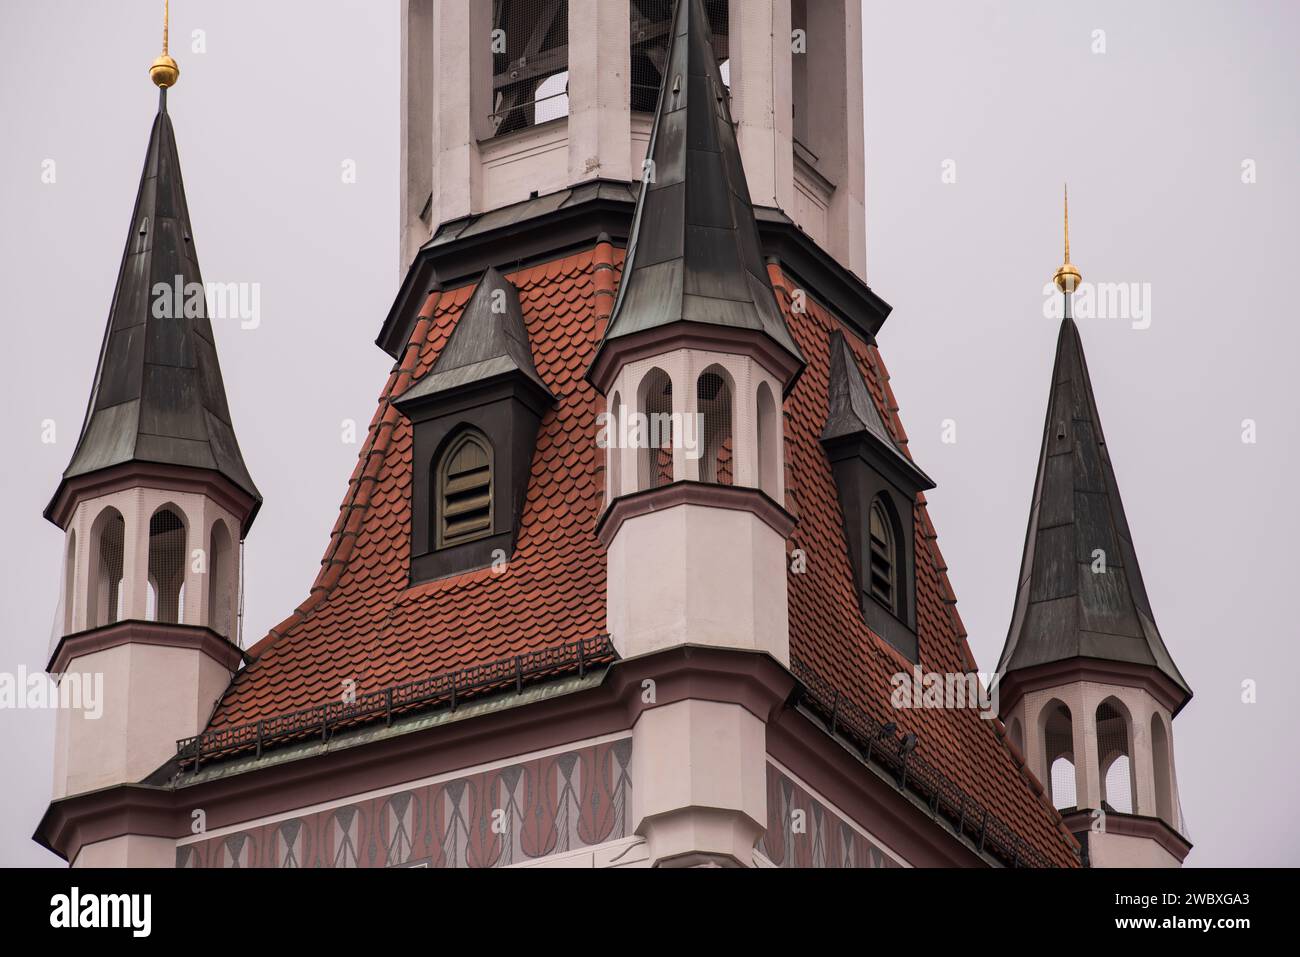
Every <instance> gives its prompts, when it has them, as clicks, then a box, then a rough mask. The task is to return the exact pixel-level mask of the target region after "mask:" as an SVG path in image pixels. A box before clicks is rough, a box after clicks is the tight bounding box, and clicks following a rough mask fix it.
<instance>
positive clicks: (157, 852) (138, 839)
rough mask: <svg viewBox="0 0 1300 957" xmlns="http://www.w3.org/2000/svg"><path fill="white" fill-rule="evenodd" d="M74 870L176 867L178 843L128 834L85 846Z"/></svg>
mask: <svg viewBox="0 0 1300 957" xmlns="http://www.w3.org/2000/svg"><path fill="white" fill-rule="evenodd" d="M72 866H73V867H175V866H176V842H175V841H173V840H171V839H170V838H166V837H144V836H142V835H139V834H127V835H123V836H122V837H113V838H109V839H108V840H106V841H96V842H95V843H94V844H87V845H86V846H85V847H83V848H82V849H81V850H80V851H79V852H78V853H77V856H76V857H75V858H73V861H72Z"/></svg>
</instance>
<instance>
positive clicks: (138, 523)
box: [45, 23, 261, 866]
mask: <svg viewBox="0 0 1300 957" xmlns="http://www.w3.org/2000/svg"><path fill="white" fill-rule="evenodd" d="M163 37H164V39H163V54H162V56H160V57H159V58H158V59H157V60H155V61H154V63H153V66H152V67H151V69H150V76H151V77H152V79H153V81H154V83H155V84H156V85H157V86H158V87H159V94H158V112H157V115H156V116H155V117H154V121H153V128H152V130H151V132H150V135H149V145H148V148H147V150H146V153H145V162H144V172H143V174H142V175H141V179H140V186H139V190H138V192H137V195H136V201H135V207H134V210H133V212H132V215H131V223H130V227H129V229H128V232H127V240H126V249H125V251H124V253H123V256H122V265H121V268H120V270H119V273H118V278H117V286H116V288H115V290H114V293H113V299H112V304H111V306H110V309H109V316H108V325H107V328H106V329H105V331H104V339H103V345H102V346H101V349H100V354H99V362H98V366H97V368H96V371H95V378H94V383H93V385H92V388H91V393H90V401H89V404H88V407H87V410H86V418H85V421H84V423H83V424H82V428H81V434H80V437H79V438H78V441H77V446H76V449H75V451H74V452H73V454H72V459H71V461H70V462H69V463H68V467H67V469H66V471H65V472H64V473H63V477H62V480H61V481H60V482H59V486H58V488H57V490H56V491H55V493H54V497H53V499H52V500H51V501H50V504H49V506H48V507H47V508H46V511H45V516H46V518H47V519H49V520H50V521H51V522H53V523H54V524H55V525H57V526H58V527H59V528H60V529H61V530H63V532H64V534H65V538H66V544H65V554H66V564H65V569H64V592H63V596H62V615H61V617H60V624H61V626H62V627H61V629H60V630H61V635H60V637H59V640H58V642H57V644H56V646H55V648H54V649H53V653H52V656H51V659H50V662H49V665H48V666H47V670H48V671H49V672H50V673H51V674H54V675H58V676H60V680H61V681H63V682H67V681H72V680H81V679H82V678H85V677H86V676H92V675H93V676H102V681H103V692H102V694H103V700H102V714H101V715H98V716H92V715H90V714H89V713H88V712H86V711H85V710H68V709H63V710H60V711H59V714H58V722H57V729H56V755H55V780H54V798H55V800H58V799H60V798H64V797H67V796H70V795H75V794H80V793H83V792H87V791H92V790H96V789H99V788H104V787H108V786H111V785H114V784H121V783H131V782H137V781H140V780H142V779H143V778H145V777H146V776H148V775H149V774H150V773H152V772H153V771H154V770H156V769H157V768H158V767H159V766H160V765H162V764H163V763H164V762H165V761H166V760H167V759H168V758H170V757H171V756H172V755H173V754H174V753H175V749H176V740H177V739H178V738H182V737H186V736H188V735H192V734H195V733H197V732H198V731H199V730H201V729H202V728H203V727H204V725H205V724H206V723H207V719H208V717H209V715H210V714H211V711H212V708H213V706H214V705H215V703H216V701H217V699H218V697H219V696H220V695H221V693H222V692H223V691H224V690H225V688H226V686H227V684H228V683H229V681H230V677H231V675H232V673H233V672H234V671H235V670H236V669H238V668H239V666H240V664H241V663H242V661H243V653H242V652H241V651H240V648H239V644H238V641H239V633H238V624H239V623H238V612H239V581H240V567H239V566H240V552H239V548H240V543H241V542H242V540H243V538H244V535H245V534H246V533H247V531H248V528H249V526H250V525H251V523H252V521H253V518H254V516H255V514H256V512H257V510H258V507H259V506H260V504H261V496H260V495H259V493H258V491H257V487H256V486H255V485H254V484H253V480H252V478H251V477H250V476H249V474H248V469H247V468H246V467H245V465H244V460H243V457H242V455H241V454H240V451H239V443H238V441H237V440H236V438H235V432H234V428H233V426H232V424H231V418H230V409H229V406H228V405H227V402H226V395H225V387H224V385H223V384H222V379H221V369H220V366H219V364H218V362H217V353H216V345H215V340H214V338H213V334H212V326H211V324H210V322H209V319H208V316H207V314H206V305H205V298H204V295H203V284H202V277H201V275H200V272H199V262H198V255H197V253H196V251H195V241H194V234H193V232H192V230H191V227H190V218H189V211H188V208H187V205H186V201H185V188H184V184H183V182H182V179H181V169H180V160H179V156H178V153H177V148H176V137H175V132H174V130H173V128H172V121H171V117H170V115H169V113H168V109H167V94H168V91H169V89H170V88H171V87H172V86H174V85H175V83H176V81H177V79H178V77H179V73H180V70H179V68H178V66H177V64H176V61H175V60H174V59H172V58H171V57H170V56H169V55H168V53H167V41H166V25H165V23H164V34H163ZM152 842H154V839H152V838H149V837H145V836H140V835H129V836H125V837H121V838H116V839H113V840H109V841H104V842H101V843H99V844H94V845H89V846H88V847H87V848H86V849H85V850H84V851H83V853H82V855H80V856H79V857H78V859H77V861H75V862H74V864H79V865H80V864H95V865H100V866H120V865H126V864H142V863H143V864H149V863H159V864H163V865H167V866H170V865H171V864H172V863H174V842H172V841H161V842H157V846H154V843H152ZM155 854H156V855H157V856H158V860H157V861H155V860H154V856H155Z"/></svg>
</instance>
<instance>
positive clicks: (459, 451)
mask: <svg viewBox="0 0 1300 957" xmlns="http://www.w3.org/2000/svg"><path fill="white" fill-rule="evenodd" d="M436 475H437V494H436V495H435V496H434V501H436V502H437V503H438V507H437V510H436V511H437V514H436V515H435V517H434V525H435V528H434V535H435V541H436V542H437V547H438V548H447V547H449V546H452V545H461V544H464V543H465V542H472V541H474V540H476V539H479V538H484V537H486V536H488V535H491V534H492V497H493V496H492V445H491V443H489V442H488V440H487V439H486V438H484V437H483V436H482V435H481V434H479V433H478V432H473V431H465V432H462V433H461V434H460V435H459V436H457V437H456V438H455V439H454V440H453V441H452V442H451V444H450V445H448V446H447V450H446V451H445V452H443V454H442V458H441V459H440V460H439V462H438V466H437V472H436Z"/></svg>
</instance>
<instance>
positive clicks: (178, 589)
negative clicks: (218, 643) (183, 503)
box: [146, 508, 185, 624]
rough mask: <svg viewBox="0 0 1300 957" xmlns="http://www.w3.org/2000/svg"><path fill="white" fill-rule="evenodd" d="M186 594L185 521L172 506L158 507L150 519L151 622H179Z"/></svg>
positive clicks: (149, 605) (149, 613)
mask: <svg viewBox="0 0 1300 957" xmlns="http://www.w3.org/2000/svg"><path fill="white" fill-rule="evenodd" d="M184 596H185V523H184V522H182V521H181V518H180V516H179V515H177V514H176V513H175V512H174V511H172V510H171V509H170V508H163V509H159V510H158V511H157V512H154V514H153V517H152V518H151V519H149V596H148V603H147V608H146V614H147V617H148V618H149V620H150V621H161V622H168V623H172V624H174V623H177V622H179V621H181V619H182V611H181V610H182V607H183V605H184Z"/></svg>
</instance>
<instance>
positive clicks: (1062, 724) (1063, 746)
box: [1043, 704, 1078, 810]
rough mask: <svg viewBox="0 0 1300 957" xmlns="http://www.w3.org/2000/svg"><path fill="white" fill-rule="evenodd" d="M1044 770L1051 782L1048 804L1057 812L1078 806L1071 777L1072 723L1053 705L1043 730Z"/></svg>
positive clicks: (1065, 712) (1060, 706) (1065, 711)
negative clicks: (1045, 752) (1045, 756)
mask: <svg viewBox="0 0 1300 957" xmlns="http://www.w3.org/2000/svg"><path fill="white" fill-rule="evenodd" d="M1043 738H1044V747H1045V748H1046V749H1047V767H1048V769H1049V777H1050V778H1051V788H1052V804H1053V806H1054V807H1056V808H1057V809H1059V810H1066V809H1068V808H1073V807H1077V806H1078V795H1077V792H1076V785H1075V775H1074V723H1073V721H1072V720H1071V716H1070V709H1069V708H1067V707H1066V706H1065V705H1063V704H1058V705H1056V706H1055V707H1054V708H1053V709H1052V711H1051V713H1050V714H1049V715H1048V716H1047V722H1046V723H1045V724H1044V726H1043Z"/></svg>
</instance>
